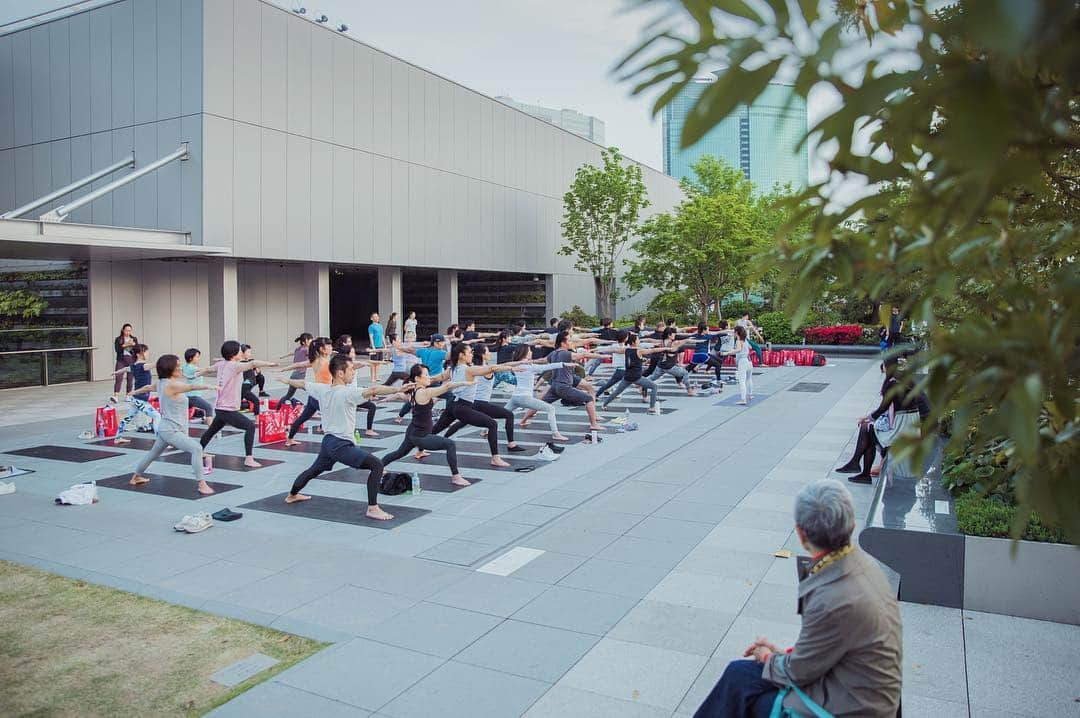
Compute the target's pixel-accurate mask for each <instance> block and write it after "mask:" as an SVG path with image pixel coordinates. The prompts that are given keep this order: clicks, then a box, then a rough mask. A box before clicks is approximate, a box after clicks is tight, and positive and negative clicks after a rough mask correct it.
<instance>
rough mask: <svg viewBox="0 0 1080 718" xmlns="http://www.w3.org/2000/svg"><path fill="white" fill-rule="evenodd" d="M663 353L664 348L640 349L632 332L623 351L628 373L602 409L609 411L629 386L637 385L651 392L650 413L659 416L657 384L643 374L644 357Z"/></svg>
mask: <svg viewBox="0 0 1080 718" xmlns="http://www.w3.org/2000/svg"><path fill="white" fill-rule="evenodd" d="M662 351H664V348H663V347H654V348H652V349H639V348H638V337H637V334H634V333H633V332H631V333H630V336H628V337H627V338H626V347H625V348H624V350H623V353H624V354H625V355H626V373H625V374H624V375H623V378H622V379H620V380H619V385H618V386H617V387H615V391H613V392H612V393H611V396H609V397H608V398H607V399H606V400H605V401H604V405H603V407H602V409H607V408H608V405H609V404H611V402H613V401H615V399H616V398H617V397H618V396H619V394H622V393H623V392H624V391H625V390H626V388H627V387H628V386H630V385H631V384H637V385H638V386H640V387H642V388H644V389H646V390H648V392H649V413H650V414H659V413H660V405H659V403H658V400H659V396H657V391H656V382H654V381H653V380H652V379H649V378H648V377H646V376H645V375H644V373H643V372H642V368H643V367H642V356H647V355H649V354H653V353H657V352H662Z"/></svg>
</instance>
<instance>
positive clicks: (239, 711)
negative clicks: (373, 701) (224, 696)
mask: <svg viewBox="0 0 1080 718" xmlns="http://www.w3.org/2000/svg"><path fill="white" fill-rule="evenodd" d="M207 715H208V716H212V717H213V718H294V716H298V715H318V716H319V717H320V718H367V716H370V715H371V713H370V712H369V711H366V710H363V709H361V708H357V707H356V706H351V705H348V704H347V703H340V702H338V701H334V700H330V699H329V698H324V697H322V696H320V695H316V694H314V693H309V692H307V691H303V690H300V689H298V688H293V687H292V686H288V685H286V684H284V683H278V682H277V681H268V682H266V683H262V684H260V685H257V686H255V687H254V688H252V689H251V690H248V691H245V692H244V693H241V694H240V695H239V696H237V697H236V698H234V699H232V700H231V701H229V702H228V703H226V704H225V705H223V706H220V707H218V708H216V709H214V710H212V711H210V712H209V713H207Z"/></svg>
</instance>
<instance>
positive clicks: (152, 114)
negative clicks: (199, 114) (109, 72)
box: [132, 0, 159, 123]
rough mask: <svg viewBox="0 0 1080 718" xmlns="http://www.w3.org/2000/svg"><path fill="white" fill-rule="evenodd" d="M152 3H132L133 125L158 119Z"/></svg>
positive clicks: (154, 4) (154, 7)
mask: <svg viewBox="0 0 1080 718" xmlns="http://www.w3.org/2000/svg"><path fill="white" fill-rule="evenodd" d="M158 4H159V3H158V2H156V1H155V0H139V1H138V2H136V3H135V7H134V9H133V10H134V13H133V16H132V22H133V24H134V42H135V57H137V58H138V62H136V63H135V121H136V122H139V123H142V122H152V121H154V120H156V119H157V118H158V111H157V87H158V75H157V65H158V51H157V47H158V40H157V32H158V30H157V8H158Z"/></svg>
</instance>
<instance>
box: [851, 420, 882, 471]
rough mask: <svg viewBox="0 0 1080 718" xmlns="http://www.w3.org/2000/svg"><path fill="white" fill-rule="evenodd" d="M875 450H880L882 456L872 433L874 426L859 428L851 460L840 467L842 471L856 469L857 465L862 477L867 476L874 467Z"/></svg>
mask: <svg viewBox="0 0 1080 718" xmlns="http://www.w3.org/2000/svg"><path fill="white" fill-rule="evenodd" d="M875 450H880V451H881V454H882V455H883V456H884V454H885V450H884V448H883V447H881V445H880V444H878V441H877V434H876V433H875V432H874V425H873V424H867V425H866V426H860V427H859V438H858V440H856V442H855V452H854V453H853V454H852V456H851V459H850V460H848V462H847V463H846V464H845V465H844V466H842V467H840V468H842V469H844V468H846V469H857V468H859V465H860V464H861V465H862V471H861V472H860V474H861V475H862V476H869V475H870V469H872V468H873V466H874V456H875V454H876V453H877V451H875Z"/></svg>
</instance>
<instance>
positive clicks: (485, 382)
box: [446, 344, 528, 451]
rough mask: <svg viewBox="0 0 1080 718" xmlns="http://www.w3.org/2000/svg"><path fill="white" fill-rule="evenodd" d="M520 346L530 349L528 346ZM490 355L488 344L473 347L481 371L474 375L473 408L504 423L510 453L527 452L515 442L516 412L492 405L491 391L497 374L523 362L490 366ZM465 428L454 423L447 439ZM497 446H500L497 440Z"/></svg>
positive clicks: (462, 423) (474, 360) (463, 423)
mask: <svg viewBox="0 0 1080 718" xmlns="http://www.w3.org/2000/svg"><path fill="white" fill-rule="evenodd" d="M519 346H522V347H524V348H526V349H528V345H527V344H523V345H519ZM489 354H490V351H489V349H488V346H487V345H486V344H473V345H472V363H473V364H474V365H475V368H479V369H481V371H479V372H477V373H475V374H473V376H475V377H476V394H475V396H474V398H473V406H474V407H475V408H476V410H477V411H479V412H480V413H482V414H487V415H488V416H490V417H491V418H492V419H495V420H496V421H498V420H499V419H502V420H503V421H504V423H505V426H506V448H508V449H509V450H510V451H525V449H524V447H521V446H518V445H517V442H516V441H514V412H512V411H510V410H509V409H507V408H505V407H503V406H500V405H499V404H493V403H491V390H492V388H493V387H494V386H495V380H494V378H493V376H494V374H495V372H500V371H510V370H512V369H515V368H516V367H517V366H518V365H519V364H521V362H510V363H508V364H491V365H488V363H487V359H488V355H489ZM465 426H466V424H465V422H463V421H456V422H454V424H452V425H451V426H450V428H449V429H447V431H446V437H447V438H450V437H451V436H453V435H454V434H455V433H457V432H458V431H460V430H461V429H462V428H464V427H465ZM481 436H485V434H484V433H481ZM496 444H498V440H497V439H496Z"/></svg>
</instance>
